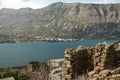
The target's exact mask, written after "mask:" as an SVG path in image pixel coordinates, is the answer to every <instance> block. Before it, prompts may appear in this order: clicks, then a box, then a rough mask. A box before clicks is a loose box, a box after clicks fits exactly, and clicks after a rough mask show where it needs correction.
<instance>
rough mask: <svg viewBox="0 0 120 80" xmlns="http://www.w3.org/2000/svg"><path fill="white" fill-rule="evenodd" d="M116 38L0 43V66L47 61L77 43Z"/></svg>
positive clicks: (90, 43) (56, 57)
mask: <svg viewBox="0 0 120 80" xmlns="http://www.w3.org/2000/svg"><path fill="white" fill-rule="evenodd" d="M116 41H117V40H83V41H72V42H25V43H1V44H0V68H1V67H11V66H21V65H26V64H28V63H29V62H30V61H40V62H41V61H46V62H47V61H48V60H49V59H58V58H63V57H64V51H65V49H66V48H73V49H76V48H77V47H78V46H79V45H84V46H92V45H96V44H97V43H102V42H108V43H114V42H116Z"/></svg>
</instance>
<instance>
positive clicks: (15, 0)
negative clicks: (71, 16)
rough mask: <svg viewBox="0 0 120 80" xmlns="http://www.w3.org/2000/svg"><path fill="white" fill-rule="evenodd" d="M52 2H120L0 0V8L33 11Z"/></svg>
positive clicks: (119, 0) (111, 0)
mask: <svg viewBox="0 0 120 80" xmlns="http://www.w3.org/2000/svg"><path fill="white" fill-rule="evenodd" d="M54 2H66V3H71V2H79V3H103V4H106V3H120V0H0V8H15V9H19V8H23V7H31V8H33V9H36V8H42V7H45V6H47V5H49V4H51V3H54Z"/></svg>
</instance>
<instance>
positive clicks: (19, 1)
mask: <svg viewBox="0 0 120 80" xmlns="http://www.w3.org/2000/svg"><path fill="white" fill-rule="evenodd" d="M38 1H39V0H1V6H0V7H1V8H14V9H19V8H25V7H31V8H33V9H36V8H42V7H45V6H46V5H45V4H42V3H38ZM40 1H41V0H40Z"/></svg>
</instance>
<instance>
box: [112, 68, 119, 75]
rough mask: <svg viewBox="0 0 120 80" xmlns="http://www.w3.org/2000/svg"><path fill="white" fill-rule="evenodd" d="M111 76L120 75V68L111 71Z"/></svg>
mask: <svg viewBox="0 0 120 80" xmlns="http://www.w3.org/2000/svg"><path fill="white" fill-rule="evenodd" d="M111 73H112V74H120V67H118V68H117V69H114V70H113V71H111Z"/></svg>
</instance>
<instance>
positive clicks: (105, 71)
mask: <svg viewBox="0 0 120 80" xmlns="http://www.w3.org/2000/svg"><path fill="white" fill-rule="evenodd" d="M119 67H120V41H118V42H116V43H114V44H112V45H110V44H107V43H103V44H97V45H96V46H91V47H88V46H80V47H78V48H77V49H76V50H73V49H71V48H69V49H66V50H65V56H64V66H63V80H79V79H78V78H79V76H80V75H85V78H84V79H86V80H120V68H119ZM113 72H114V73H115V72H116V74H114V75H115V76H116V75H117V76H116V77H115V76H114V78H112V76H113Z"/></svg>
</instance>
